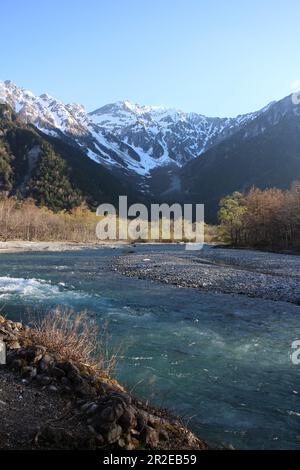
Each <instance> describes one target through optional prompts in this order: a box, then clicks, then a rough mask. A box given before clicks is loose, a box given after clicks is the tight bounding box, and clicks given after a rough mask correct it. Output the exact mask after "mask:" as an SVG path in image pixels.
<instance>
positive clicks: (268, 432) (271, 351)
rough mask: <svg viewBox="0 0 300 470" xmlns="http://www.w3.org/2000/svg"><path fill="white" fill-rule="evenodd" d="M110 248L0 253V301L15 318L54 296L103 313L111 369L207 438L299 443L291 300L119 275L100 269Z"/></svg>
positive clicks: (295, 311) (239, 443)
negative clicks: (114, 354)
mask: <svg viewBox="0 0 300 470" xmlns="http://www.w3.org/2000/svg"><path fill="white" fill-rule="evenodd" d="M175 249H176V250H178V248H177V247H163V248H160V247H155V248H154V247H146V246H144V247H139V248H138V250H139V251H143V252H145V253H147V255H148V256H151V251H152V250H156V251H157V250H170V251H172V250H175ZM119 254H120V250H113V249H108V248H104V249H100V250H97V251H84V252H70V253H23V254H17V255H16V254H1V264H0V303H1V305H2V306H3V309H4V311H5V312H6V313H7V314H8V315H9V316H10V318H12V319H18V320H19V319H20V318H21V319H22V318H23V319H24V318H26V316H28V315H30V316H32V315H37V314H40V313H41V312H44V311H47V310H48V309H49V308H53V307H56V306H57V305H64V306H68V307H72V308H74V309H75V310H83V309H84V310H86V311H87V314H88V315H91V316H93V317H95V318H97V319H99V322H100V321H102V320H108V321H109V328H110V332H111V334H112V343H113V344H114V345H119V344H120V342H121V343H122V344H123V347H122V351H123V352H122V355H121V357H120V360H119V363H118V368H117V371H116V375H117V377H118V378H119V379H120V380H121V381H122V382H123V383H124V384H125V385H126V386H127V387H128V388H129V389H130V390H134V393H135V394H137V395H139V396H141V397H143V398H146V399H150V400H151V401H152V402H153V403H156V404H157V405H159V406H164V407H168V408H169V409H171V410H174V412H176V413H178V414H180V415H181V416H183V418H184V419H185V420H186V422H187V423H188V424H189V426H190V427H191V428H193V429H194V430H195V431H197V432H198V433H199V434H200V435H201V437H203V438H204V439H206V440H208V441H209V442H211V443H213V444H215V445H222V444H224V445H229V444H231V445H233V446H234V447H237V448H264V447H265V448H300V421H299V420H300V417H299V416H300V396H299V395H300V386H299V385H300V368H299V366H298V367H297V366H294V365H292V363H291V362H290V359H289V354H290V352H291V349H290V348H291V343H292V341H293V340H295V339H299V338H300V321H299V314H300V308H299V307H298V306H295V305H291V304H287V303H280V302H271V301H261V300H257V299H248V298H246V297H243V296H236V297H233V296H225V295H220V294H205V293H201V292H197V291H195V290H191V289H190V290H189V289H178V288H175V287H171V286H166V285H161V284H156V283H153V282H150V281H141V280H135V279H129V278H125V277H122V276H120V275H118V274H116V273H115V272H112V271H111V270H110V269H109V264H110V263H111V259H112V257H113V256H114V255H119Z"/></svg>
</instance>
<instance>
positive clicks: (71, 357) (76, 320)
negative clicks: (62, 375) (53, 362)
mask: <svg viewBox="0 0 300 470" xmlns="http://www.w3.org/2000/svg"><path fill="white" fill-rule="evenodd" d="M29 334H30V339H31V340H32V342H33V343H34V344H39V345H41V346H44V347H45V348H46V349H47V351H48V352H49V353H52V354H55V355H56V356H57V357H59V358H60V359H61V360H62V361H73V362H74V363H76V364H78V365H84V366H87V367H89V368H92V369H94V370H95V371H98V372H101V373H102V374H104V375H106V376H107V377H109V376H110V375H111V373H112V372H113V370H114V368H115V365H116V361H117V354H116V353H115V354H111V353H110V352H109V344H108V343H109V339H110V338H109V336H108V333H107V325H104V326H103V327H102V328H101V329H100V328H99V327H98V325H97V324H96V322H95V321H93V320H91V319H89V317H88V315H87V313H86V312H81V313H75V312H73V311H72V310H61V309H59V308H58V309H56V310H55V311H51V312H49V313H48V314H47V315H46V316H45V317H44V318H43V319H41V320H40V321H39V322H36V323H34V324H33V326H32V328H31V330H30V333H29Z"/></svg>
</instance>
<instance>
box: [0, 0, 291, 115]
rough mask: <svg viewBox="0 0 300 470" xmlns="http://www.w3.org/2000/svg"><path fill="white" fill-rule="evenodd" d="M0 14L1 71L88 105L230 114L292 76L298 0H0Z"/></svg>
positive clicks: (285, 88) (278, 92) (266, 98)
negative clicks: (134, 105) (129, 104)
mask: <svg viewBox="0 0 300 470" xmlns="http://www.w3.org/2000/svg"><path fill="white" fill-rule="evenodd" d="M0 17H1V28H0V79H2V80H6V79H11V80H13V81H14V82H15V83H16V84H17V85H19V86H23V87H25V88H29V89H31V90H32V91H33V92H34V93H37V94H41V93H42V92H44V91H46V92H48V93H50V94H52V95H53V96H55V97H57V98H59V99H61V100H62V101H65V102H74V101H76V102H79V103H81V104H83V105H85V106H86V108H87V109H88V110H93V109H95V108H97V107H100V106H101V105H104V104H106V103H109V102H113V101H117V100H123V99H130V100H132V101H134V102H138V103H141V104H156V105H157V104H162V105H166V106H170V107H177V108H181V109H183V110H185V111H196V112H200V113H203V114H206V115H209V116H234V115H237V114H239V113H245V112H248V111H253V110H256V109H258V108H260V107H262V106H264V105H265V104H267V103H268V102H270V101H272V100H273V99H280V98H282V97H283V96H285V95H287V94H289V93H290V92H291V86H292V82H294V81H296V80H300V60H299V45H300V2H299V0H286V1H278V0H252V1H242V0H239V1H237V0H226V1H225V0H218V1H215V0H110V1H108V0H60V1H58V0H43V1H42V0H26V1H24V0H10V1H4V0H2V1H1V5H0Z"/></svg>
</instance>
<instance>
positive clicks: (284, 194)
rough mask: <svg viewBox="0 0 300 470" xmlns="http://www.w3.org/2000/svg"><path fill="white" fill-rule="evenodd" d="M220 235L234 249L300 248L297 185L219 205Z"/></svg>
mask: <svg viewBox="0 0 300 470" xmlns="http://www.w3.org/2000/svg"><path fill="white" fill-rule="evenodd" d="M218 216H219V222H220V235H221V237H222V238H223V239H224V240H226V241H228V242H230V243H231V244H232V245H234V246H248V247H254V248H266V249H272V250H290V249H299V248H300V181H295V182H294V183H293V184H292V185H291V187H290V189H288V190H282V189H277V188H271V189H265V190H262V189H258V188H252V189H251V190H250V191H248V192H244V193H240V192H234V193H233V194H231V195H229V196H226V197H224V198H223V199H221V201H220V209H219V213H218Z"/></svg>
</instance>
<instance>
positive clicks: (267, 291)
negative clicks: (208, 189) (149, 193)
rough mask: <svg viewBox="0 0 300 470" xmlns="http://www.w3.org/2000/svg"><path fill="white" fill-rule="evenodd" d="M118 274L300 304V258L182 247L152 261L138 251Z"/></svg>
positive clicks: (120, 262)
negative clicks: (189, 249) (188, 249)
mask: <svg viewBox="0 0 300 470" xmlns="http://www.w3.org/2000/svg"><path fill="white" fill-rule="evenodd" d="M112 268H113V269H114V270H116V271H118V272H120V273H121V274H123V275H126V276H128V277H135V278H139V279H150V280H152V281H157V282H161V283H164V284H169V285H174V286H177V287H190V288H194V289H199V290H201V291H205V292H213V293H222V294H240V295H246V296H248V297H254V298H260V299H267V300H275V301H284V302H292V303H294V304H297V305H299V304H300V264H299V256H298V255H287V254H279V253H270V252H261V251H253V250H246V249H234V250H233V249H227V248H222V247H216V246H215V247H214V246H211V245H205V246H204V248H203V249H202V250H199V251H186V250H184V247H178V249H176V250H174V251H172V253H164V254H162V253H156V252H153V253H149V255H147V256H145V254H140V253H139V252H138V251H137V250H136V251H134V250H132V252H131V253H130V254H123V255H122V256H119V257H118V258H117V259H116V260H115V261H114V263H113V265H112Z"/></svg>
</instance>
